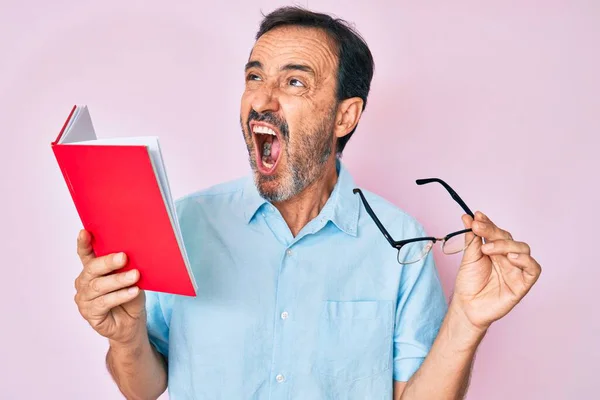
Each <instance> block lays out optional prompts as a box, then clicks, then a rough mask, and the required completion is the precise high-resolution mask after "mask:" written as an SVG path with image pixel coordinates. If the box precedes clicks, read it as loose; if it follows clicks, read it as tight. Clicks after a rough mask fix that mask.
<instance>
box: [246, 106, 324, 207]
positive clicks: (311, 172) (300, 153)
mask: <svg viewBox="0 0 600 400" xmlns="http://www.w3.org/2000/svg"><path fill="white" fill-rule="evenodd" d="M334 117H335V108H332V109H331V110H330V112H329V113H328V114H327V117H326V118H324V119H322V120H321V121H320V122H319V123H318V125H317V126H316V128H314V129H312V130H309V128H307V127H305V126H300V127H299V128H298V129H297V130H295V131H294V135H293V136H294V140H290V132H289V128H288V125H287V122H286V121H285V120H283V119H281V118H279V117H278V116H277V115H275V114H273V113H270V112H266V113H262V114H259V113H257V112H256V111H254V110H251V111H250V113H249V114H248V120H247V122H246V127H245V129H244V124H243V122H242V119H241V118H240V125H241V126H242V133H243V135H244V139H245V141H246V147H247V149H248V155H249V162H250V167H251V168H252V171H253V173H254V183H255V185H256V188H257V189H258V192H259V194H260V196H261V197H263V198H264V199H265V200H267V201H270V202H281V201H286V200H289V199H290V198H292V197H294V196H296V195H298V194H300V193H301V192H302V191H303V190H304V189H306V188H307V187H308V186H310V185H311V184H312V183H314V182H315V181H316V180H317V179H319V178H320V177H321V176H322V175H323V173H324V172H325V171H324V168H323V166H324V165H325V164H326V163H327V160H328V159H329V157H330V156H331V153H332V152H333V121H334ZM253 120H254V121H264V122H268V123H270V124H272V125H274V126H276V127H277V128H278V129H279V132H280V133H281V139H282V142H283V143H282V144H281V145H282V152H281V154H280V155H279V157H284V156H285V157H284V159H283V160H279V164H278V165H277V170H276V171H275V173H274V174H273V175H268V176H267V175H263V174H262V173H261V172H260V171H259V170H258V168H257V166H256V163H257V161H256V152H255V149H254V147H255V142H254V140H253V139H252V135H254V133H252V132H251V130H250V125H249V124H250V122H251V121H253Z"/></svg>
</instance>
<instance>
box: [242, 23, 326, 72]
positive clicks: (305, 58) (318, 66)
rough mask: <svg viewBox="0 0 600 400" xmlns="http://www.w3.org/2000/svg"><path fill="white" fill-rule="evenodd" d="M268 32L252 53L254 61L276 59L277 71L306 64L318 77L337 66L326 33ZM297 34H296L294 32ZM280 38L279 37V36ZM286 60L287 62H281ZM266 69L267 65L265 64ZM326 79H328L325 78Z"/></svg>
mask: <svg viewBox="0 0 600 400" xmlns="http://www.w3.org/2000/svg"><path fill="white" fill-rule="evenodd" d="M272 32H273V34H271V35H270V33H271V32H267V33H266V34H265V35H264V36H262V37H261V38H260V39H259V41H258V42H257V43H256V45H255V47H254V49H253V51H252V59H258V58H262V57H261V56H264V57H265V58H266V59H269V58H276V59H277V63H278V64H279V65H277V66H276V67H277V69H279V68H281V67H282V66H284V65H285V64H289V63H297V64H302V63H306V64H307V65H309V66H311V68H313V69H314V70H315V72H316V73H317V74H318V75H323V74H324V71H323V70H324V69H327V67H330V68H332V69H334V68H335V67H336V65H337V56H336V55H335V54H334V53H333V52H332V49H331V46H330V40H329V38H328V36H327V34H326V33H324V32H321V31H317V32H318V36H320V37H314V36H316V35H317V32H315V33H313V35H312V37H311V35H306V34H305V35H301V34H291V35H290V34H287V33H286V34H284V33H283V32H282V31H279V32H277V30H273V31H272ZM292 33H296V32H292ZM276 35H277V36H279V37H277V36H276ZM269 53H276V55H275V57H268V56H269ZM281 59H285V61H283V60H281ZM263 65H264V66H265V67H266V63H265V62H263ZM323 78H324V79H325V78H326V77H325V76H323Z"/></svg>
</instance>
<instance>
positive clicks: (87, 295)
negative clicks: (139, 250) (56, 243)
mask: <svg viewBox="0 0 600 400" xmlns="http://www.w3.org/2000/svg"><path fill="white" fill-rule="evenodd" d="M77 254H78V255H79V258H80V259H81V263H82V264H83V270H82V271H81V273H80V274H79V276H78V277H77V279H75V289H76V290H77V293H76V294H75V303H77V307H78V308H79V312H80V313H81V315H82V316H83V318H85V319H86V321H88V323H89V324H90V325H91V326H92V328H94V330H95V331H96V332H98V333H99V334H100V335H102V336H104V337H106V338H108V339H110V340H111V341H114V342H117V343H119V344H123V345H127V344H129V343H133V342H134V341H135V340H136V339H138V338H139V337H142V336H143V335H144V334H145V332H146V313H145V295H144V292H143V291H142V290H140V289H139V288H138V287H137V286H134V284H135V283H136V282H137V281H138V279H139V276H140V274H139V271H137V270H130V271H127V272H121V273H113V272H114V271H115V270H117V269H119V268H121V267H123V266H124V265H125V264H126V256H125V254H123V253H117V254H109V255H106V256H103V257H96V256H95V254H94V250H93V248H92V245H91V235H90V233H89V232H87V231H86V230H81V231H80V232H79V236H78V238H77Z"/></svg>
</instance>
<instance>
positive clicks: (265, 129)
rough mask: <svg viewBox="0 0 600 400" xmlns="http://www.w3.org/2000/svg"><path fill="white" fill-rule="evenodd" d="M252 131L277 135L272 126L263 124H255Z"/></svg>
mask: <svg viewBox="0 0 600 400" xmlns="http://www.w3.org/2000/svg"><path fill="white" fill-rule="evenodd" d="M252 131H253V132H254V133H262V134H263V135H273V136H277V135H276V134H275V131H274V130H273V129H271V128H268V127H266V126H262V125H255V126H254V128H253V129H252Z"/></svg>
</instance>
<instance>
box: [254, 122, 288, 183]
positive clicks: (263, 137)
mask: <svg viewBox="0 0 600 400" xmlns="http://www.w3.org/2000/svg"><path fill="white" fill-rule="evenodd" d="M250 129H251V130H252V133H253V135H252V137H253V140H254V147H255V149H256V164H257V167H258V170H259V171H260V172H261V173H263V174H265V175H270V174H272V173H273V172H275V168H277V164H278V161H279V158H280V157H279V156H280V154H281V140H280V138H281V135H280V133H279V131H278V130H277V128H275V127H274V126H272V125H270V124H267V123H264V122H256V121H252V122H250Z"/></svg>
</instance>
